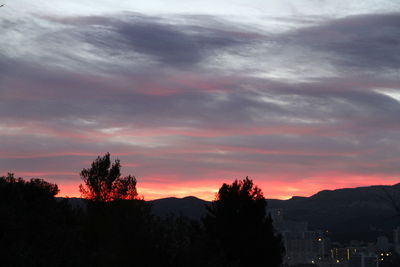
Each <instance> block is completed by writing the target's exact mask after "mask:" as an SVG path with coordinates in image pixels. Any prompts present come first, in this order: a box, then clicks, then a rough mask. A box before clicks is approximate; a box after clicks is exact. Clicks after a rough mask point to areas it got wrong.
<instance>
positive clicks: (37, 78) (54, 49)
mask: <svg viewBox="0 0 400 267" xmlns="http://www.w3.org/2000/svg"><path fill="white" fill-rule="evenodd" d="M2 3H4V4H5V6H4V7H2V8H0V176H1V175H6V174H7V172H13V173H15V175H16V176H18V177H24V178H31V177H39V178H44V179H46V180H48V181H50V182H55V183H57V184H58V185H59V187H60V189H61V192H60V196H65V195H68V196H79V195H80V194H79V192H78V185H79V183H80V177H79V172H80V171H81V170H82V168H87V167H89V166H90V163H91V162H92V161H93V160H94V159H95V158H96V157H97V156H98V155H104V154H105V153H106V152H110V153H111V156H112V158H114V159H115V158H119V159H120V160H121V163H122V174H123V175H128V174H132V175H135V176H136V177H137V180H138V185H137V186H138V191H139V194H141V195H143V196H144V197H145V199H155V198H162V197H169V196H176V197H183V196H187V195H194V196H197V197H200V198H203V199H209V200H210V199H213V198H214V196H215V192H216V191H217V190H218V188H219V187H220V186H221V184H222V183H224V182H232V181H233V180H234V179H240V178H244V177H246V176H249V177H250V178H252V179H253V180H254V182H255V183H256V184H257V185H259V186H260V187H261V188H262V190H263V191H264V194H265V196H266V197H267V198H281V199H286V198H290V197H291V196H293V195H301V196H309V195H312V194H314V193H316V192H318V191H320V190H323V189H336V188H343V187H355V186H365V185H372V184H395V183H398V182H400V1H398V0H392V1H388V0H387V1H386V0H379V1H378V0H375V1H372V0H368V1H365V0H363V1H348V0H293V1H284V0H269V1H265V0H231V1H229V0H217V1H215V0H213V1H211V0H192V1H188V0H168V1H167V0H146V1H132V0H118V1H115V0H96V1H94V0H92V1H89V0H79V1H78V0H68V1H66V0H47V1H43V0H35V1H27V0H3V1H2Z"/></svg>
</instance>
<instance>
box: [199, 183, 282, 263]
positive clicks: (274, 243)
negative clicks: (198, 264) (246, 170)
mask: <svg viewBox="0 0 400 267" xmlns="http://www.w3.org/2000/svg"><path fill="white" fill-rule="evenodd" d="M266 206H267V203H266V200H265V198H264V196H263V194H262V192H261V190H260V189H259V188H258V187H257V186H254V184H253V181H252V180H250V179H249V178H248V177H246V179H244V180H241V181H238V180H235V181H234V182H233V183H232V184H231V185H228V184H223V185H222V187H221V188H220V189H219V192H218V195H217V198H216V200H215V201H213V202H212V203H211V205H210V206H207V215H206V217H205V218H204V224H205V227H206V229H207V231H208V233H209V234H210V236H211V238H213V239H214V240H216V242H217V244H218V246H219V248H220V249H221V250H222V253H223V255H225V257H226V260H227V261H228V262H230V263H231V264H236V265H239V266H270V267H274V266H280V265H281V263H282V257H283V252H284V248H283V245H282V241H281V237H280V236H279V235H277V234H276V233H275V231H274V228H273V226H272V219H271V217H270V216H267V214H266Z"/></svg>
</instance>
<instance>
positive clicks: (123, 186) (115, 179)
mask: <svg viewBox="0 0 400 267" xmlns="http://www.w3.org/2000/svg"><path fill="white" fill-rule="evenodd" d="M80 175H81V178H82V180H83V182H84V184H80V185H79V191H80V192H81V193H82V196H83V197H84V198H86V199H89V200H92V201H96V202H108V201H114V200H133V199H136V198H137V195H138V194H137V191H136V178H135V177H134V176H131V175H128V176H127V177H121V164H120V161H119V159H116V160H115V161H114V163H112V164H111V160H110V153H106V154H105V155H104V156H103V157H100V156H99V157H97V159H96V160H95V161H93V163H92V166H91V167H90V168H89V169H83V170H82V171H81V173H80Z"/></svg>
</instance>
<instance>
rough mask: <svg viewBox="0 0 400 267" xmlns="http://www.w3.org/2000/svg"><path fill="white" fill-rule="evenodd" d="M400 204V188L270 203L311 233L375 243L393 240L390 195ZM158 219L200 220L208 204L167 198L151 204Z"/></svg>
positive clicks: (349, 191) (394, 218)
mask: <svg viewBox="0 0 400 267" xmlns="http://www.w3.org/2000/svg"><path fill="white" fill-rule="evenodd" d="M386 192H389V193H390V194H392V195H393V196H395V197H397V199H398V200H400V184H396V185H393V186H368V187H357V188H344V189H337V190H324V191H320V192H318V193H316V194H314V195H312V196H310V197H299V196H295V197H292V198H291V199H288V200H277V199H268V200H267V202H268V208H270V209H282V210H283V214H284V219H285V220H291V221H303V222H308V226H309V229H311V230H317V229H318V230H324V231H325V230H328V231H329V232H333V233H335V236H336V237H337V238H338V239H340V238H341V236H345V239H349V238H352V239H360V240H365V239H367V240H371V241H372V240H374V239H375V238H376V236H377V235H380V234H385V233H386V234H387V235H389V236H391V232H392V230H393V229H394V228H395V227H397V226H398V225H400V220H399V219H400V216H397V215H398V214H396V211H395V209H394V208H393V207H392V205H391V204H390V202H389V201H388V200H387V193H386ZM150 202H151V203H152V205H153V212H154V214H156V215H158V216H166V215H168V214H174V215H183V216H186V217H189V218H191V219H200V218H201V217H202V216H203V215H204V214H205V212H206V210H205V204H208V203H209V202H208V201H205V200H202V199H198V198H196V197H186V198H164V199H158V200H153V201H150Z"/></svg>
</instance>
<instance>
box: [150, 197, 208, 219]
mask: <svg viewBox="0 0 400 267" xmlns="http://www.w3.org/2000/svg"><path fill="white" fill-rule="evenodd" d="M149 202H150V203H151V204H152V205H153V212H154V214H156V215H158V216H167V215H171V214H173V215H178V216H179V215H182V216H186V217H188V218H191V219H195V220H199V219H200V218H201V217H202V216H203V215H204V213H205V205H206V204H209V203H210V202H208V201H205V200H202V199H200V198H197V197H193V196H189V197H184V198H176V197H169V198H162V199H156V200H151V201H149Z"/></svg>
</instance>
